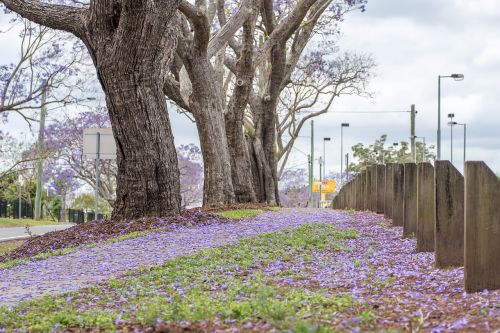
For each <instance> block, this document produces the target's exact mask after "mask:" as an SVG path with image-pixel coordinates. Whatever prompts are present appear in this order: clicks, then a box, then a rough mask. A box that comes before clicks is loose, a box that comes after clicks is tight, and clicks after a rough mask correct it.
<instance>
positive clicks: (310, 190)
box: [307, 155, 313, 207]
mask: <svg viewBox="0 0 500 333" xmlns="http://www.w3.org/2000/svg"><path fill="white" fill-rule="evenodd" d="M312 168H313V164H312V161H311V155H307V169H308V173H309V175H308V176H309V196H308V202H309V205H308V206H309V207H312V197H313V179H312Z"/></svg>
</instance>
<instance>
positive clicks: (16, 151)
mask: <svg viewBox="0 0 500 333" xmlns="http://www.w3.org/2000/svg"><path fill="white" fill-rule="evenodd" d="M28 145H29V143H28V142H23V141H22V140H18V139H16V138H14V137H13V136H11V135H10V134H9V133H7V132H4V131H2V130H0V179H3V178H4V177H9V176H10V175H12V174H16V175H17V174H19V172H22V171H25V170H28V169H33V162H34V161H35V160H36V159H37V157H36V155H26V154H23V152H24V151H25V150H26V149H27V147H29V146H28Z"/></svg>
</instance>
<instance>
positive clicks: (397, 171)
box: [392, 164, 405, 227]
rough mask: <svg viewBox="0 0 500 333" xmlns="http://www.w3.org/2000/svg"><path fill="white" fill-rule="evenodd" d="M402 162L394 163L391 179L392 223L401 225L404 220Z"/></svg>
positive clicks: (403, 173)
mask: <svg viewBox="0 0 500 333" xmlns="http://www.w3.org/2000/svg"><path fill="white" fill-rule="evenodd" d="M404 170H405V168H404V164H394V166H393V172H392V175H393V179H392V193H393V194H392V195H393V198H394V200H393V201H392V225H394V226H400V227H402V226H403V220H404V175H405V171H404Z"/></svg>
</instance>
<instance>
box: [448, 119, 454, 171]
mask: <svg viewBox="0 0 500 333" xmlns="http://www.w3.org/2000/svg"><path fill="white" fill-rule="evenodd" d="M454 117H455V114H454V113H448V118H450V122H449V123H448V125H450V139H451V140H450V161H451V164H453V125H454V124H453V118H454Z"/></svg>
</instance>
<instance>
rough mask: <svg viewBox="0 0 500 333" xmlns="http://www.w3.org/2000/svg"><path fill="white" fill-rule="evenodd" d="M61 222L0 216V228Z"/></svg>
mask: <svg viewBox="0 0 500 333" xmlns="http://www.w3.org/2000/svg"><path fill="white" fill-rule="evenodd" d="M57 224H61V223H59V222H54V221H52V220H41V221H37V220H32V219H9V218H0V228H7V227H25V226H30V227H35V226H41V225H57Z"/></svg>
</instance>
